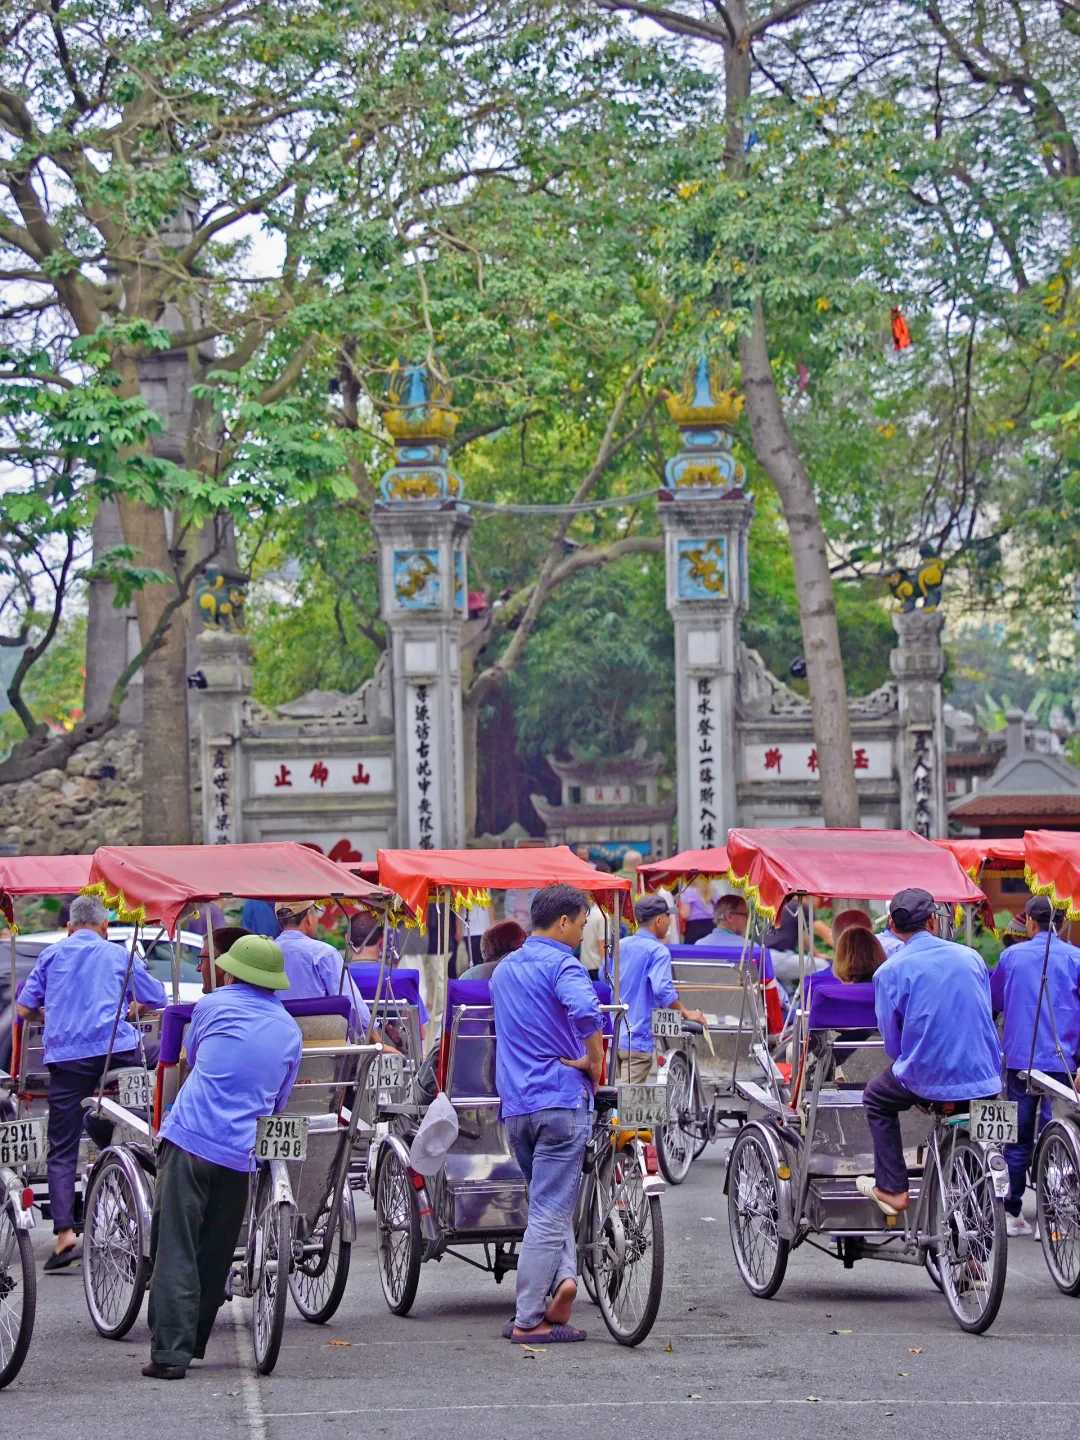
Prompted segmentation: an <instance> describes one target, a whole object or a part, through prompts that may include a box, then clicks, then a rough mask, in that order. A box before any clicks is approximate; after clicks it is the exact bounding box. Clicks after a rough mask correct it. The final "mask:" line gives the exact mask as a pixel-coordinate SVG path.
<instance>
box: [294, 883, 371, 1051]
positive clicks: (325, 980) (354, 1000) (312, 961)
mask: <svg viewBox="0 0 1080 1440" xmlns="http://www.w3.org/2000/svg"><path fill="white" fill-rule="evenodd" d="M274 914H275V916H276V917H277V922H278V924H279V925H280V926H281V929H280V930H279V932H278V936H277V943H278V944H279V945H280V946H281V953H282V954H283V955H284V957H285V973H286V974H287V975H288V977H289V992H290V993H289V999H290V1000H306V999H309V998H313V997H316V996H319V995H344V996H346V998H347V999H348V1000H349V1001H350V1003H351V1004H352V1012H353V1013H352V1029H353V1031H354V1032H355V1033H357V1034H359V1033H361V1032H362V1033H363V1034H364V1035H365V1036H366V1035H367V1034H368V1033H369V1032H370V1029H371V1011H370V1009H369V1008H368V1005H367V1001H366V1000H364V999H363V997H362V996H361V994H360V991H359V990H357V988H356V986H355V985H354V984H353V980H352V976H351V975H350V974H349V968H348V964H347V962H346V958H345V956H344V955H342V954H341V952H340V951H338V950H335V949H334V947H333V945H328V944H327V943H326V941H325V940H318V939H316V937H315V927H316V925H317V924H318V923H319V917H320V916H321V915H322V906H320V905H319V904H318V903H317V902H316V901H314V900H282V901H279V902H278V904H277V905H275V907H274Z"/></svg>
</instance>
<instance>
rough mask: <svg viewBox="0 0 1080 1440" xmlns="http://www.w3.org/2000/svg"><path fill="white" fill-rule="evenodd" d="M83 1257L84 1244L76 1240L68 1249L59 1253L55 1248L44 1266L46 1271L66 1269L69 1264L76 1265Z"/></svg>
mask: <svg viewBox="0 0 1080 1440" xmlns="http://www.w3.org/2000/svg"><path fill="white" fill-rule="evenodd" d="M81 1259H82V1246H81V1245H80V1244H79V1243H78V1241H76V1242H75V1244H74V1245H69V1246H68V1247H67V1249H66V1250H61V1251H60V1253H59V1254H57V1252H56V1251H55V1250H54V1251H53V1253H52V1254H51V1255H50V1256H49V1258H48V1259H47V1260H46V1261H45V1264H44V1266H43V1267H42V1268H43V1269H44V1270H45V1271H46V1272H49V1271H54V1270H66V1269H67V1267H68V1266H69V1265H74V1263H75V1261H76V1260H81Z"/></svg>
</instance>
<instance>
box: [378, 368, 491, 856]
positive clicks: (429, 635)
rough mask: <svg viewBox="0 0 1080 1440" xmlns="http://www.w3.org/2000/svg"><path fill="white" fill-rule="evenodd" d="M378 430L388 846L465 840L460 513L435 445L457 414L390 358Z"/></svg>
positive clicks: (423, 376) (427, 380) (434, 388)
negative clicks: (390, 706)
mask: <svg viewBox="0 0 1080 1440" xmlns="http://www.w3.org/2000/svg"><path fill="white" fill-rule="evenodd" d="M388 394H389V400H390V408H389V409H388V410H387V412H386V414H385V415H384V417H383V418H384V422H385V424H386V428H387V429H388V430H389V431H390V433H391V434H392V435H393V436H394V439H395V441H396V444H397V457H396V458H397V464H396V465H395V466H394V467H393V468H392V469H391V470H389V471H387V473H386V475H384V476H383V480H382V484H381V495H382V500H381V503H379V504H377V505H376V507H375V510H374V513H373V516H372V524H373V527H374V530H375V535H376V538H377V539H378V542H379V580H380V593H381V597H382V618H383V620H384V621H385V623H386V626H387V629H388V630H389V632H390V654H391V673H392V676H393V694H394V749H395V764H394V776H395V785H396V787H397V817H398V835H397V843H398V845H400V846H403V847H407V848H417V849H423V850H432V849H442V848H453V847H458V846H461V845H464V843H465V768H464V752H463V748H462V716H461V632H462V627H463V624H464V622H465V619H466V618H467V615H468V580H467V576H468V548H469V531H470V530H471V528H472V520H471V519H470V517H469V516H468V515H467V514H466V513H465V512H464V511H463V510H461V509H459V508H458V506H457V504H456V500H457V497H458V496H459V495H460V493H461V483H460V481H459V479H458V478H457V476H455V475H454V474H453V472H452V471H451V470H450V468H449V453H448V449H447V445H446V442H447V440H449V438H450V436H451V435H452V434H453V432H454V429H455V427H456V424H457V416H456V414H455V413H454V412H453V411H452V410H451V409H450V407H449V399H450V393H449V387H448V386H446V385H445V384H444V383H443V382H441V381H440V380H439V378H438V377H437V376H436V375H434V374H433V373H432V372H431V371H430V370H429V369H428V368H427V367H426V366H410V367H407V368H401V367H395V369H394V371H393V372H392V376H391V381H390V388H389V392H388Z"/></svg>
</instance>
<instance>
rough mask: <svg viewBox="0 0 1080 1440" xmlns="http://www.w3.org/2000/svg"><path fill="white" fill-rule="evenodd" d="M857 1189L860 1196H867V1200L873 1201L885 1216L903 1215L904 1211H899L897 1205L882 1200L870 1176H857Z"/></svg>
mask: <svg viewBox="0 0 1080 1440" xmlns="http://www.w3.org/2000/svg"><path fill="white" fill-rule="evenodd" d="M855 1189H856V1190H858V1192H859V1194H860V1195H865V1196H866V1198H867V1200H872V1201H873V1202H874V1204H875V1205H876V1206H877V1207H878V1209H879V1210H880V1211H881V1213H882V1214H883V1215H894V1216H895V1215H902V1214H903V1211H902V1210H897V1208H896V1206H895V1205H890V1204H889V1202H888V1201H887V1200H882V1198H881V1196H880V1195H879V1194H878V1193H877V1191H876V1190H875V1189H874V1182H873V1180H872V1179H871V1178H870V1176H869V1175H859V1176H857V1177H856V1180H855Z"/></svg>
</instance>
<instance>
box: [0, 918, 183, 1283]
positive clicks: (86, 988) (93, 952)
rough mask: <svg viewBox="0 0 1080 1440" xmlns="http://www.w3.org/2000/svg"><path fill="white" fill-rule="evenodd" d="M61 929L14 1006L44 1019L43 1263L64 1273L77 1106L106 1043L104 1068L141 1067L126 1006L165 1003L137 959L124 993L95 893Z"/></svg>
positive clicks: (73, 1244)
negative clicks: (51, 1244)
mask: <svg viewBox="0 0 1080 1440" xmlns="http://www.w3.org/2000/svg"><path fill="white" fill-rule="evenodd" d="M67 928H68V933H67V937H66V939H64V940H60V941H58V942H57V943H56V944H55V945H50V946H49V947H48V949H47V950H43V951H42V952H41V954H40V955H39V956H38V960H37V964H36V965H35V966H34V968H33V970H31V971H30V974H29V976H28V977H27V980H26V984H25V985H24V986H23V987H22V990H21V992H20V994H19V999H18V1005H17V1009H18V1012H19V1014H20V1015H21V1016H22V1017H23V1019H24V1020H25V1019H34V1018H37V1017H38V1016H39V1015H40V1014H41V1012H42V1011H44V1016H45V1037H44V1038H45V1065H46V1067H47V1069H48V1071H49V1154H48V1172H49V1206H50V1209H51V1210H52V1220H53V1230H54V1231H55V1232H56V1242H55V1248H54V1249H53V1253H52V1254H51V1255H50V1256H49V1258H48V1260H46V1262H45V1269H46V1270H50V1271H51V1270H61V1269H63V1268H64V1267H65V1266H67V1265H70V1264H71V1263H72V1261H74V1260H77V1259H78V1258H79V1256H80V1254H81V1251H80V1248H79V1244H78V1240H77V1239H76V1235H75V1171H76V1169H77V1167H78V1163H79V1137H80V1136H81V1135H82V1132H83V1127H84V1123H85V1122H84V1113H85V1112H84V1111H83V1103H82V1102H83V1101H84V1100H86V1099H88V1098H89V1097H90V1096H91V1095H93V1094H94V1092H95V1090H97V1088H98V1085H99V1083H100V1081H101V1075H102V1071H103V1070H104V1068H105V1056H106V1052H107V1051H108V1050H109V1042H110V1039H111V1041H112V1055H111V1057H110V1059H109V1066H110V1069H122V1068H125V1067H127V1066H135V1065H140V1064H141V1063H142V1057H141V1056H140V1054H139V1037H138V1035H137V1034H136V1031H135V1027H134V1026H133V1025H130V1024H129V1023H128V1021H127V1020H126V1019H125V1018H124V1011H125V1010H127V1009H128V1002H132V1001H133V1002H134V1003H135V1006H136V1007H139V1006H146V1007H147V1008H150V1009H159V1008H160V1007H161V1006H162V1005H164V1004H165V987H164V986H163V985H162V983H161V981H160V980H157V979H155V978H154V976H153V975H151V974H150V972H149V971H148V970H147V969H146V967H145V966H144V965H143V963H142V961H141V960H137V959H133V960H131V978H130V980H129V982H128V990H127V994H126V996H125V993H124V978H125V976H126V975H127V973H128V963H129V956H128V952H127V951H126V950H125V949H124V947H123V946H122V945H115V944H113V943H112V941H110V940H109V938H108V937H109V917H108V912H107V911H106V909H105V906H104V905H103V904H102V903H101V900H100V899H99V898H98V897H97V896H96V895H77V896H76V897H75V899H74V900H73V901H72V902H71V909H70V911H69V918H68V927H67ZM105 1130H106V1131H108V1130H109V1127H108V1126H106V1127H105ZM95 1133H96V1134H100V1133H101V1132H100V1131H98V1132H95ZM104 1143H108V1142H107V1141H105V1142H104Z"/></svg>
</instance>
